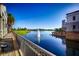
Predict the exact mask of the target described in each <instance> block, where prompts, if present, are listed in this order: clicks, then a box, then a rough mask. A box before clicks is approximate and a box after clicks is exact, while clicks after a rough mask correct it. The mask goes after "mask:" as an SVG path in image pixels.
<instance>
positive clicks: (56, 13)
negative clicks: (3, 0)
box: [4, 3, 79, 29]
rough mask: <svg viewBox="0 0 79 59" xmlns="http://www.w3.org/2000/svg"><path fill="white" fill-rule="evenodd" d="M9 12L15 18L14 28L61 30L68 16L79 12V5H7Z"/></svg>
mask: <svg viewBox="0 0 79 59" xmlns="http://www.w3.org/2000/svg"><path fill="white" fill-rule="evenodd" d="M4 5H5V6H6V7H7V11H8V12H9V13H12V14H13V16H14V18H15V24H14V25H13V27H14V28H18V27H26V28H52V29H53V28H59V27H61V25H62V20H63V19H65V18H66V14H67V13H69V12H72V11H76V10H79V4H67V3H66V4H65V3H7V4H4Z"/></svg>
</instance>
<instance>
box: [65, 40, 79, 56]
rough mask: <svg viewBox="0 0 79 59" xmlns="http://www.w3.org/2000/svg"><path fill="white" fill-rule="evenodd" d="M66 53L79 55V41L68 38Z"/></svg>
mask: <svg viewBox="0 0 79 59" xmlns="http://www.w3.org/2000/svg"><path fill="white" fill-rule="evenodd" d="M66 47H67V48H66V55H68V56H79V41H75V40H74V41H73V40H69V39H66Z"/></svg>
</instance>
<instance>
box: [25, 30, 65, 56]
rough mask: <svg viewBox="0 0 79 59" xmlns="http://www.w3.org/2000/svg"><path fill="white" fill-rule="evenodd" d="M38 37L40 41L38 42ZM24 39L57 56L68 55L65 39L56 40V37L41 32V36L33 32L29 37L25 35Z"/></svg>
mask: <svg viewBox="0 0 79 59" xmlns="http://www.w3.org/2000/svg"><path fill="white" fill-rule="evenodd" d="M38 36H39V38H40V40H38V39H39V38H38ZM24 37H25V38H27V39H29V40H30V41H32V42H34V43H35V44H37V45H39V46H41V47H42V48H44V49H46V50H48V51H50V52H52V53H54V54H55V55H57V56H64V55H66V45H65V43H64V39H60V38H56V37H55V36H52V35H51V33H50V32H45V31H41V32H40V35H37V32H36V31H32V32H30V33H28V34H27V35H24Z"/></svg>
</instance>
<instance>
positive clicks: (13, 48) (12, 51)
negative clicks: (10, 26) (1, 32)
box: [0, 33, 20, 56]
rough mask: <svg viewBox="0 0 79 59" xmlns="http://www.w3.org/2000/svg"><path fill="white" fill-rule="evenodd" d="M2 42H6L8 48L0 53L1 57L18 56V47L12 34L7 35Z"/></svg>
mask: <svg viewBox="0 0 79 59" xmlns="http://www.w3.org/2000/svg"><path fill="white" fill-rule="evenodd" d="M2 41H6V42H7V43H8V45H9V46H8V47H7V48H6V49H5V51H3V52H2V51H1V52H0V55H1V56H20V52H19V46H18V44H17V41H16V37H15V36H14V35H13V33H8V34H7V35H6V36H5V37H4V40H2Z"/></svg>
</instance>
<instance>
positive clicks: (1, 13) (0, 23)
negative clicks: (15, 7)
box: [0, 4, 7, 38]
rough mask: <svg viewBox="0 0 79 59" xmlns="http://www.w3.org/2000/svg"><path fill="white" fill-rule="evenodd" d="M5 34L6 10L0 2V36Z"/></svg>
mask: <svg viewBox="0 0 79 59" xmlns="http://www.w3.org/2000/svg"><path fill="white" fill-rule="evenodd" d="M6 34H7V11H6V7H5V6H4V5H3V4H0V38H3V37H4V36H5V35H6Z"/></svg>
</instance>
